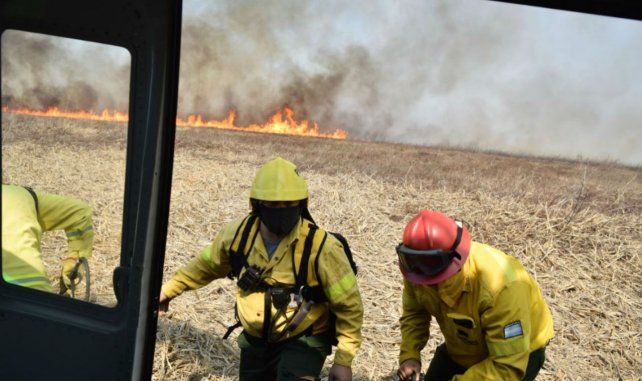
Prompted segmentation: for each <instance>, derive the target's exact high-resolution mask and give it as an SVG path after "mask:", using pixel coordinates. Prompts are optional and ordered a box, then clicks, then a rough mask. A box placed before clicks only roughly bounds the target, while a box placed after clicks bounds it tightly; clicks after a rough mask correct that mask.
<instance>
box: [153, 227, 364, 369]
mask: <svg viewBox="0 0 642 381" xmlns="http://www.w3.org/2000/svg"><path fill="white" fill-rule="evenodd" d="M241 223H242V220H237V221H234V222H231V223H229V224H227V225H226V226H225V227H224V228H223V229H222V230H221V232H219V234H218V235H217V236H216V238H214V241H213V242H212V244H211V245H210V246H207V247H206V248H205V249H203V251H202V252H201V254H200V255H199V256H197V257H195V258H194V259H192V260H191V261H190V262H189V263H188V264H187V265H185V266H184V267H183V268H181V269H180V270H178V272H177V273H176V274H175V275H174V277H173V278H172V279H171V280H170V281H168V282H167V283H166V284H165V285H164V286H163V293H164V294H165V295H167V297H169V298H173V297H176V296H178V295H180V294H181V293H182V292H183V291H186V290H193V289H196V288H199V287H202V286H204V285H206V284H208V283H209V282H211V281H212V280H214V279H218V278H223V277H225V276H226V275H227V274H228V273H229V272H230V270H231V266H230V257H229V255H230V254H229V249H230V246H231V245H232V240H233V239H234V236H235V233H236V231H237V229H238V228H239V226H240V225H241ZM257 228H258V224H257ZM307 230H308V222H307V221H305V220H301V222H300V223H299V224H298V225H297V226H296V227H295V228H294V229H292V231H291V232H290V233H288V234H287V235H286V236H285V237H283V238H282V239H281V242H280V243H279V246H278V247H277V248H276V250H275V251H274V253H273V254H272V258H271V259H270V258H269V257H268V254H267V250H266V248H265V244H264V243H263V240H262V239H261V237H260V234H259V237H257V239H256V240H255V241H254V245H253V246H251V245H252V242H251V241H252V240H251V239H249V240H248V243H247V246H246V247H247V249H248V250H249V254H248V256H247V259H248V263H249V265H255V266H258V267H260V268H264V269H265V271H264V272H263V275H262V278H263V279H264V281H265V282H266V283H269V284H279V285H285V286H294V284H295V278H294V269H293V266H292V263H293V259H294V262H295V263H296V264H295V266H297V268H298V264H299V261H300V254H301V250H302V249H303V243H304V242H305V238H306V233H307ZM253 233H254V231H253V232H252V234H250V237H252V236H253ZM324 236H325V235H324V234H318V233H317V235H315V238H314V243H313V250H312V252H313V253H316V252H317V251H318V248H319V246H320V245H321V242H322V238H323V237H324ZM314 259H315V258H311V260H310V262H309V267H308V282H309V283H310V284H309V285H310V286H314V285H315V284H317V283H316V273H315V263H314V262H315V260H314ZM317 262H318V275H319V277H320V280H321V284H322V285H323V287H324V292H325V294H326V296H327V298H328V303H322V304H314V305H313V306H312V309H311V311H310V313H309V314H308V315H307V316H306V318H305V319H304V320H303V322H302V323H301V324H300V325H299V326H298V327H297V329H296V330H294V331H293V332H292V333H291V334H289V335H288V336H285V337H284V338H283V339H287V338H288V337H293V336H296V335H298V334H299V333H302V332H304V331H306V330H307V329H308V328H310V327H312V330H313V333H315V334H316V333H320V332H323V331H326V330H327V329H328V317H329V309H331V310H332V312H333V313H334V314H335V315H336V323H335V327H336V337H337V340H338V342H339V343H338V349H337V352H336V354H335V363H337V364H340V365H346V366H350V364H351V363H352V359H353V358H354V356H355V354H356V352H357V349H358V348H359V346H360V345H361V325H362V319H363V305H362V302H361V296H360V294H359V290H358V288H357V281H356V276H355V275H354V273H353V272H352V269H351V267H350V263H349V262H348V259H347V257H346V255H345V253H344V251H343V247H342V246H341V243H339V241H338V240H337V239H335V238H334V237H333V236H332V235H331V234H327V237H326V238H325V243H323V246H322V249H321V252H320V253H319V254H318V261H317ZM242 274H243V271H242V272H241V276H242ZM236 306H237V312H238V315H239V319H240V321H241V323H242V324H243V328H244V329H245V330H246V331H247V332H248V333H249V334H251V335H252V336H256V337H262V328H263V321H264V319H263V315H264V293H263V292H243V291H241V290H237V294H236ZM294 311H295V309H294V308H288V309H287V310H286V314H285V315H286V316H287V318H288V319H289V318H291V317H292V315H293V313H294ZM275 313H276V310H275V309H274V306H272V313H271V315H272V316H275ZM285 319H286V318H285V317H283V316H282V317H280V318H279V319H278V320H277V321H276V324H275V332H280V331H281V330H282V329H283V327H284V326H285Z"/></svg>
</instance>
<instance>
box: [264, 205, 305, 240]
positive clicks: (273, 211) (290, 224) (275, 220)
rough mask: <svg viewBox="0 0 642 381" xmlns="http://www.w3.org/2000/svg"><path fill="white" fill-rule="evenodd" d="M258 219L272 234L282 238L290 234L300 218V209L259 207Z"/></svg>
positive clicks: (294, 207) (293, 207)
mask: <svg viewBox="0 0 642 381" xmlns="http://www.w3.org/2000/svg"><path fill="white" fill-rule="evenodd" d="M259 218H260V219H261V222H263V223H264V224H265V226H266V227H267V228H268V230H269V231H271V232H272V233H274V234H276V235H278V236H283V235H285V234H287V233H289V232H290V230H292V229H293V228H294V226H295V225H296V224H297V223H298V222H299V219H300V218H301V208H300V207H299V205H297V206H289V207H286V208H270V207H267V206H265V205H261V206H259Z"/></svg>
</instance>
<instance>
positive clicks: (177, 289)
mask: <svg viewBox="0 0 642 381" xmlns="http://www.w3.org/2000/svg"><path fill="white" fill-rule="evenodd" d="M185 288H186V287H185V285H184V284H183V283H181V282H177V281H175V280H174V279H170V280H169V282H167V283H165V284H164V285H163V287H162V288H161V292H162V293H163V294H165V296H167V297H168V298H170V299H174V298H175V297H177V296H179V295H180V294H182V293H183V292H184V291H185Z"/></svg>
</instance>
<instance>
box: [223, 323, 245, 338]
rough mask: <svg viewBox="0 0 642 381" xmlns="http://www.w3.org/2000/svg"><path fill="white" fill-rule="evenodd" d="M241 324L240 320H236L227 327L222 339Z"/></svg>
mask: <svg viewBox="0 0 642 381" xmlns="http://www.w3.org/2000/svg"><path fill="white" fill-rule="evenodd" d="M242 325H243V324H241V321H240V320H237V321H236V323H234V324H233V325H231V326H229V327H227V331H225V335H223V340H227V338H228V337H230V335H231V334H232V332H234V331H235V330H236V329H237V328H238V327H241V326H242Z"/></svg>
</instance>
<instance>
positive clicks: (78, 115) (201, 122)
mask: <svg viewBox="0 0 642 381" xmlns="http://www.w3.org/2000/svg"><path fill="white" fill-rule="evenodd" d="M2 112H3V113H10V114H20V115H31V116H37V117H54V118H68V119H81V120H95V121H106V122H127V120H128V115H127V113H123V112H119V111H115V110H114V111H110V110H108V109H105V110H103V111H102V112H100V113H96V112H94V111H85V110H80V111H67V110H60V109H58V108H57V107H50V108H48V109H46V110H34V109H29V108H10V107H9V106H2ZM235 120H236V110H233V109H232V110H230V111H229V112H228V114H227V117H226V118H225V119H222V120H216V119H212V120H205V119H204V118H203V117H202V116H201V115H197V114H195V115H188V116H187V118H185V119H183V118H180V117H179V118H176V125H177V126H181V127H188V128H199V127H202V128H219V129H226V130H235V131H252V132H260V133H268V134H283V135H295V136H315V137H322V138H330V139H346V138H347V137H348V133H347V132H346V131H345V130H342V129H336V130H335V131H334V132H330V133H325V132H320V131H319V126H318V124H317V123H316V122H314V121H313V122H309V121H308V120H302V121H298V120H297V119H296V118H295V115H294V110H292V109H291V108H290V107H288V106H284V107H283V109H281V110H279V111H277V112H276V113H274V114H273V115H272V116H271V117H270V118H269V120H268V121H267V122H266V123H263V124H249V125H246V126H237V125H236V124H235Z"/></svg>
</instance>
